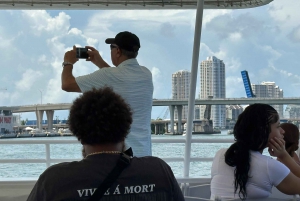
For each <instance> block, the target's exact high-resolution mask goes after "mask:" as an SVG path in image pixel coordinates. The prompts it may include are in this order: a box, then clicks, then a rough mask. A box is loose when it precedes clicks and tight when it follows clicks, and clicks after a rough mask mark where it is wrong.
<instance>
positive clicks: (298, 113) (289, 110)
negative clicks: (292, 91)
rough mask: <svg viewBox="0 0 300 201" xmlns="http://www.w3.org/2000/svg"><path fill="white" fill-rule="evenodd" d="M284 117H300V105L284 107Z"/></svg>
mask: <svg viewBox="0 0 300 201" xmlns="http://www.w3.org/2000/svg"><path fill="white" fill-rule="evenodd" d="M285 118H287V119H300V105H287V106H286V108H285Z"/></svg>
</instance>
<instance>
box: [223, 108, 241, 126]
mask: <svg viewBox="0 0 300 201" xmlns="http://www.w3.org/2000/svg"><path fill="white" fill-rule="evenodd" d="M243 111H244V109H243V107H242V106H240V105H227V106H226V128H227V129H233V127H234V125H235V123H236V121H237V119H238V117H239V115H240V114H241V113H242V112H243Z"/></svg>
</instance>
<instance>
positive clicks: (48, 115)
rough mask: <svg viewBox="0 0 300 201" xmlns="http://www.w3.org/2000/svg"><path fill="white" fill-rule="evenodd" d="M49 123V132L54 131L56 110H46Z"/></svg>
mask: <svg viewBox="0 0 300 201" xmlns="http://www.w3.org/2000/svg"><path fill="white" fill-rule="evenodd" d="M46 115H47V122H48V131H53V115H54V110H46Z"/></svg>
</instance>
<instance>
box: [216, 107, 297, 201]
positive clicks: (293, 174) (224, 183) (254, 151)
mask: <svg viewBox="0 0 300 201" xmlns="http://www.w3.org/2000/svg"><path fill="white" fill-rule="evenodd" d="M283 134H284V130H283V129H282V128H281V127H280V122H279V115H278V113H277V111H276V110H275V109H274V108H273V107H271V106H270V105H266V104H253V105H250V106H248V107H247V108H246V109H245V110H244V111H243V112H242V113H241V114H240V115H239V117H238V120H237V122H236V124H235V126H234V138H235V143H234V144H232V145H231V146H230V147H229V148H228V149H221V150H219V151H218V152H217V153H216V156H215V158H214V160H213V164H212V168H211V177H212V180H211V199H215V198H216V197H222V198H225V199H226V198H229V199H232V198H240V199H242V200H245V199H246V198H249V199H251V198H252V199H258V198H267V197H269V196H270V194H271V193H272V187H273V186H275V187H276V188H277V189H278V190H279V191H281V192H282V193H285V194H288V195H294V194H300V178H299V176H300V174H299V173H300V171H299V166H298V165H297V164H296V163H295V162H294V160H293V159H292V158H291V156H290V155H289V154H288V152H287V151H286V150H285V147H284V145H285V142H284V140H283V136H284V135H283ZM267 147H268V151H269V153H270V155H271V156H276V157H278V158H279V159H280V160H281V161H282V163H284V164H282V163H281V162H279V161H277V160H274V159H273V158H271V157H270V156H265V155H262V153H263V150H264V149H265V148H267Z"/></svg>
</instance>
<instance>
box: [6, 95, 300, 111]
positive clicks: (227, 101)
mask: <svg viewBox="0 0 300 201" xmlns="http://www.w3.org/2000/svg"><path fill="white" fill-rule="evenodd" d="M253 103H265V104H270V105H283V104H284V105H287V104H294V105H300V97H294V98H216V99H195V105H248V104H253ZM187 104H188V99H182V100H173V99H153V104H152V105H153V106H172V105H173V106H180V105H187ZM71 105H72V103H47V104H35V105H23V106H7V107H6V106H0V110H10V111H12V112H13V113H23V112H35V111H38V110H44V111H47V110H69V109H70V108H71Z"/></svg>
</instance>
